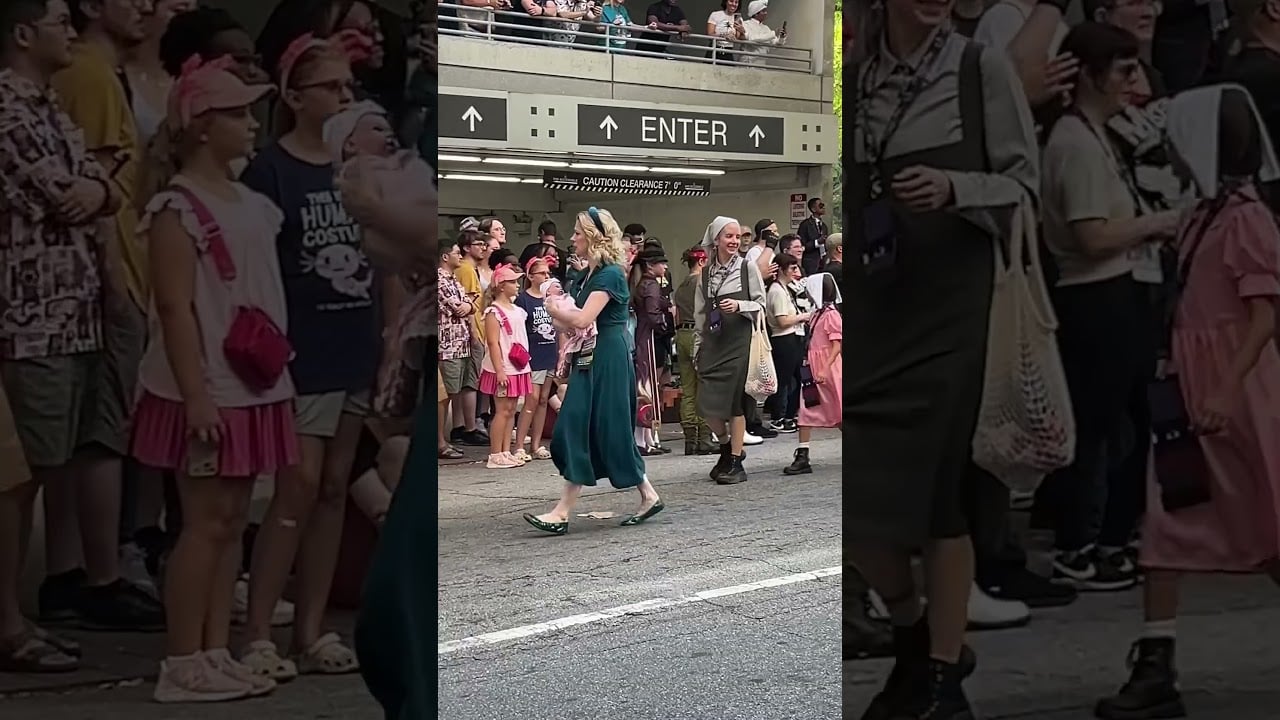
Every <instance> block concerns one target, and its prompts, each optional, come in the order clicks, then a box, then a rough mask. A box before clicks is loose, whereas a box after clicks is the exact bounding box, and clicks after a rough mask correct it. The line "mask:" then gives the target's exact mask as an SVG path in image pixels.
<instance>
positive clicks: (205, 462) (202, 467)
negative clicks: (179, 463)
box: [187, 438, 222, 478]
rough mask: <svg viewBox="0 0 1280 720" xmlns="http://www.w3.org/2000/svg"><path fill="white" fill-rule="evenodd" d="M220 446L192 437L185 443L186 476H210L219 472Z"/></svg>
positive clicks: (214, 475) (215, 475)
mask: <svg viewBox="0 0 1280 720" xmlns="http://www.w3.org/2000/svg"><path fill="white" fill-rule="evenodd" d="M221 450H222V447H221V446H220V445H219V444H218V443H212V442H204V441H201V440H198V439H194V438H193V439H192V440H191V441H190V443H189V444H188V445H187V477H193V478H212V477H217V476H218V472H219V467H218V466H219V462H218V455H219V453H220V451H221Z"/></svg>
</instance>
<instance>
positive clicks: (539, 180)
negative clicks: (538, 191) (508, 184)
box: [520, 178, 542, 185]
mask: <svg viewBox="0 0 1280 720" xmlns="http://www.w3.org/2000/svg"><path fill="white" fill-rule="evenodd" d="M520 182H522V183H538V184H539V185H541V184H542V178H524V179H523V180H521V181H520Z"/></svg>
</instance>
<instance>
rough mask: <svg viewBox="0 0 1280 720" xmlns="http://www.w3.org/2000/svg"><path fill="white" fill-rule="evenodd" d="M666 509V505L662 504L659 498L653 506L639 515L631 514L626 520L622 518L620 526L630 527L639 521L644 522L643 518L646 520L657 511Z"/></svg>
mask: <svg viewBox="0 0 1280 720" xmlns="http://www.w3.org/2000/svg"><path fill="white" fill-rule="evenodd" d="M666 509H667V506H666V505H663V504H662V501H661V500H659V501H658V502H656V503H654V504H653V506H652V507H650V508H649V509H648V510H645V511H644V513H643V514H641V515H632V516H631V517H629V518H627V519H626V520H623V521H622V527H631V526H633V525H639V524H640V523H642V522H644V521H645V520H648V519H649V518H651V517H653V516H654V515H657V514H658V513H660V512H662V511H663V510H666Z"/></svg>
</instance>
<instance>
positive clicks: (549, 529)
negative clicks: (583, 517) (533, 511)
mask: <svg viewBox="0 0 1280 720" xmlns="http://www.w3.org/2000/svg"><path fill="white" fill-rule="evenodd" d="M520 517H522V518H524V521H525V522H527V523H529V524H530V525H532V526H534V527H536V528H537V529H539V530H541V531H542V532H544V533H551V534H552V535H564V534H565V533H567V532H569V523H568V522H558V523H555V522H547V521H546V520H539V519H538V518H537V516H535V515H530V514H529V513H525V514H524V515H521V516H520Z"/></svg>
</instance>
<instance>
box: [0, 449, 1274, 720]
mask: <svg viewBox="0 0 1280 720" xmlns="http://www.w3.org/2000/svg"><path fill="white" fill-rule="evenodd" d="M792 448H793V445H792V439H791V438H785V437H784V438H779V439H778V440H774V441H770V442H768V443H766V444H765V445H763V446H760V447H758V448H754V449H752V450H751V451H750V457H749V458H748V468H749V469H750V470H752V471H753V475H752V480H751V481H750V482H748V483H745V484H743V485H738V486H732V487H719V486H716V485H714V484H713V483H711V482H709V481H708V480H707V479H706V470H707V469H708V468H709V466H710V464H711V462H712V460H711V459H710V458H684V457H682V456H680V455H671V456H667V457H662V458H658V459H656V460H653V461H652V462H651V463H650V464H649V470H650V477H651V478H652V479H653V480H654V482H655V484H656V485H657V486H658V489H659V491H660V492H661V493H662V495H663V498H664V500H665V502H666V504H667V507H668V509H667V511H666V512H664V513H662V514H661V515H659V516H658V517H657V518H655V520H654V521H652V522H650V523H648V524H646V525H644V526H641V527H637V528H621V527H618V526H617V523H618V522H619V521H620V520H621V519H622V518H623V517H625V516H626V514H627V513H629V512H630V511H631V510H632V509H633V508H634V506H635V504H636V503H637V499H636V497H635V495H634V494H633V493H630V494H629V493H618V492H614V491H612V490H611V489H608V488H602V489H597V490H594V491H588V492H587V494H586V495H585V496H584V499H583V501H582V503H581V505H580V506H579V508H578V510H577V512H578V513H579V514H585V513H592V512H594V513H614V514H615V517H611V518H600V519H593V518H585V517H575V518H574V520H573V524H572V529H571V531H570V534H569V535H567V536H564V537H544V536H541V535H539V534H537V533H536V532H534V531H533V530H532V529H531V528H528V527H527V526H526V525H525V524H524V522H523V521H522V520H521V519H520V514H521V513H523V512H535V513H536V512H540V511H542V510H543V509H544V508H548V507H550V505H551V503H552V502H553V500H554V498H555V495H556V493H557V491H558V488H559V481H558V479H557V478H556V477H555V475H554V471H553V469H552V467H551V465H550V463H545V462H536V463H534V464H532V465H530V466H528V467H526V468H523V469H518V470H510V471H487V470H485V469H484V468H483V467H482V466H480V465H459V466H453V467H450V468H447V469H446V470H444V471H443V472H442V475H441V487H440V493H439V502H440V510H439V515H440V529H439V537H440V543H441V554H440V557H439V568H440V576H441V583H440V593H439V629H440V642H441V646H440V648H439V662H438V671H439V672H438V678H437V681H438V687H439V698H440V699H439V704H438V717H439V718H441V719H442V720H525V719H526V718H538V719H539V720H544V719H545V720H606V719H608V718H619V717H621V718H626V719H627V720H685V719H689V720H747V719H749V720H831V719H833V718H838V717H841V714H842V711H843V712H844V713H845V716H846V717H850V718H857V717H858V713H860V711H861V710H862V708H863V707H865V705H866V703H867V702H868V700H869V699H870V697H871V695H872V694H873V693H874V692H875V690H876V689H877V687H878V685H879V683H880V682H881V681H882V679H883V675H884V673H885V672H886V671H887V664H886V663H884V662H859V663H846V664H844V667H843V668H842V670H843V682H841V675H842V673H841V671H840V670H839V669H838V668H840V663H839V662H838V661H837V660H836V657H837V655H836V653H837V651H838V650H837V646H838V644H839V643H838V639H839V638H838V635H839V624H838V616H839V612H840V607H841V603H840V593H841V587H842V581H841V575H840V574H839V572H838V570H837V568H838V567H839V565H840V545H839V536H840V528H841V520H840V516H839V500H840V480H839V465H838V462H837V458H838V450H839V441H838V438H837V437H836V436H834V435H831V436H827V437H825V438H823V439H820V440H818V441H816V442H815V443H814V456H815V460H817V463H818V471H817V472H816V473H815V474H813V475H810V476H801V477H799V478H786V477H783V476H782V475H781V474H780V473H779V472H778V470H780V468H781V467H782V466H783V465H784V464H785V463H786V462H787V461H788V460H789V458H790V452H791V450H792ZM815 571H818V572H817V573H816V574H815ZM1138 599H1139V598H1138V594H1137V593H1136V592H1130V593H1122V594H1112V595H1095V596H1089V597H1086V598H1083V599H1082V600H1081V601H1080V602H1079V603H1077V604H1076V605H1074V606H1072V607H1069V608H1065V609H1062V610H1057V611H1049V612H1045V613H1043V614H1041V615H1038V616H1037V618H1036V620H1035V621H1034V622H1033V623H1032V624H1031V625H1030V626H1029V627H1028V628H1025V629H1021V630H1012V631H1003V632H995V633H987V634H980V635H977V636H974V637H973V638H972V639H971V642H972V643H973V645H974V647H975V648H976V649H977V651H978V653H979V658H980V665H979V671H978V673H977V674H976V675H975V677H974V678H973V679H972V681H971V682H970V684H969V690H970V695H971V697H972V698H973V700H974V702H975V705H976V707H977V709H978V710H979V712H980V717H982V718H985V719H986V720H994V719H1004V720H1011V719H1013V718H1018V719H1020V720H1021V719H1026V720H1085V719H1086V718H1089V717H1091V712H1090V708H1091V707H1092V703H1093V700H1094V699H1095V698H1096V697H1097V696H1098V695H1101V694H1103V693H1107V692H1110V691H1112V690H1113V689H1114V688H1115V687H1117V686H1118V684H1119V683H1120V682H1121V681H1122V679H1123V674H1124V657H1125V652H1126V650H1127V648H1128V642H1129V640H1130V638H1131V637H1132V635H1133V633H1134V632H1135V630H1136V629H1137V627H1138V623H1137V618H1138ZM1278 600H1280V591H1277V590H1276V589H1275V588H1274V587H1272V586H1270V584H1269V583H1267V582H1266V581H1264V580H1260V579H1251V578H1213V579H1202V580H1199V581H1196V582H1194V583H1192V585H1191V586H1190V588H1189V590H1188V593H1187V599H1186V609H1187V615H1186V616H1185V617H1184V619H1183V620H1182V621H1181V624H1180V626H1179V632H1180V636H1181V642H1182V657H1181V666H1182V670H1183V674H1184V687H1185V688H1186V689H1187V691H1188V702H1189V705H1190V706H1191V710H1192V717H1194V718H1198V719H1199V720H1277V718H1280V682H1278V680H1280V631H1277V630H1276V628H1277V627H1280V602H1277V601H1278ZM424 681H426V682H430V681H431V679H430V678H424ZM148 693H149V688H145V687H131V688H121V689H111V690H97V691H82V692H76V693H72V694H65V695H43V696H32V697H28V698H17V699H9V700H4V701H0V718H2V719H3V720H9V719H10V718H14V719H16V720H36V718H40V719H41V720H44V719H46V718H47V719H48V720H176V719H177V718H195V719H196V720H243V718H244V717H245V716H246V715H253V716H258V717H261V718H263V719H264V720H320V719H322V718H324V719H330V718H331V719H334V720H382V718H381V713H380V712H379V711H378V710H377V709H376V707H374V705H373V703H372V702H371V701H370V700H369V698H368V696H367V694H366V693H365V692H364V689H363V686H362V685H361V683H360V681H359V679H358V678H339V679H327V680H310V679H308V680H304V681H300V682H298V683H294V684H293V685H291V686H289V687H286V688H283V689H282V690H281V691H280V692H278V693H277V694H276V695H275V696H273V697H271V698H268V699H265V700H261V701H254V702H251V703H238V704H232V705H226V706H217V707H199V708H191V709H186V708H184V709H182V710H181V711H179V710H178V709H176V708H172V707H160V706H156V705H153V704H150V703H148V702H147V697H148Z"/></svg>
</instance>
